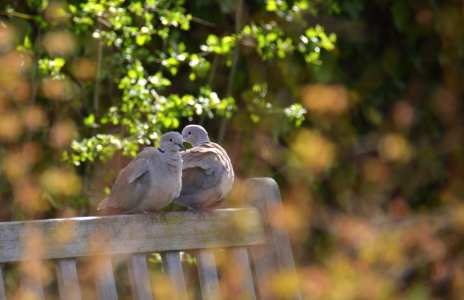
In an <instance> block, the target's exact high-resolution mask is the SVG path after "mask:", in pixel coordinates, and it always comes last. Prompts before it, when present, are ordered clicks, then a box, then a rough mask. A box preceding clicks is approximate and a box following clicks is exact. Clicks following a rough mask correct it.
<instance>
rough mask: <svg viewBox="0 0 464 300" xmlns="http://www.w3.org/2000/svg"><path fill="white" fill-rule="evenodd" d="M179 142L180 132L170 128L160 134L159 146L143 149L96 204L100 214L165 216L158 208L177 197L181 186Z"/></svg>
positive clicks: (180, 143)
mask: <svg viewBox="0 0 464 300" xmlns="http://www.w3.org/2000/svg"><path fill="white" fill-rule="evenodd" d="M182 143H183V138H182V135H181V134H180V133H178V132H173V131H172V132H168V133H165V134H163V135H162V136H161V140H160V143H159V147H158V148H155V147H146V148H145V149H143V150H142V151H141V152H140V153H139V154H138V155H137V157H136V158H134V159H133V160H132V161H131V162H130V163H129V164H128V165H127V166H126V167H125V168H124V169H122V170H121V172H119V175H118V178H117V179H116V182H115V183H114V185H113V188H112V189H111V192H110V195H109V196H108V198H105V199H103V200H102V201H101V203H100V204H99V205H98V208H97V210H99V211H100V215H117V214H133V213H144V214H148V215H150V216H152V217H154V218H155V219H156V214H162V215H163V216H164V212H160V211H159V210H160V209H161V208H163V207H165V206H166V205H168V204H169V203H171V202H172V200H173V199H174V198H177V197H178V196H179V193H180V191H181V187H182V181H181V174H182V158H181V155H180V153H179V150H180V149H183V150H184V151H185V148H184V146H183V145H182Z"/></svg>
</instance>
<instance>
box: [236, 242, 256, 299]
mask: <svg viewBox="0 0 464 300" xmlns="http://www.w3.org/2000/svg"><path fill="white" fill-rule="evenodd" d="M231 251H232V257H233V262H230V263H234V264H236V266H237V269H238V270H237V271H238V272H239V274H237V276H240V281H241V289H240V290H241V291H240V292H241V295H240V296H239V297H238V298H239V299H250V300H254V299H256V294H255V288H254V284H253V277H252V275H251V268H250V260H249V259H248V252H247V249H246V248H245V247H234V248H232V249H231Z"/></svg>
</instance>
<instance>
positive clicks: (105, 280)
mask: <svg viewBox="0 0 464 300" xmlns="http://www.w3.org/2000/svg"><path fill="white" fill-rule="evenodd" d="M95 285H96V287H97V293H98V299H101V300H113V299H118V294H117V291H116V284H115V282H114V274H113V266H112V264H111V258H110V257H109V256H102V257H100V258H99V261H98V270H97V271H96V274H95Z"/></svg>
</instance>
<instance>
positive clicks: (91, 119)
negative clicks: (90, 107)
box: [84, 114, 95, 126]
mask: <svg viewBox="0 0 464 300" xmlns="http://www.w3.org/2000/svg"><path fill="white" fill-rule="evenodd" d="M93 123H95V115H94V114H90V115H89V116H88V117H87V118H85V119H84V124H85V125H87V126H91V125H92V124H93Z"/></svg>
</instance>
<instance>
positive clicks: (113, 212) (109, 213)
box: [98, 207, 124, 216]
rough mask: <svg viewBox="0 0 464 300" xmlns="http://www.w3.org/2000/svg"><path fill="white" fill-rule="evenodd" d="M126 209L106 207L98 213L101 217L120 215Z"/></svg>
mask: <svg viewBox="0 0 464 300" xmlns="http://www.w3.org/2000/svg"><path fill="white" fill-rule="evenodd" d="M123 210H124V209H122V208H116V207H105V208H104V209H101V210H99V211H98V214H99V215H100V216H112V215H119V214H121V212H122V211H123Z"/></svg>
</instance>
